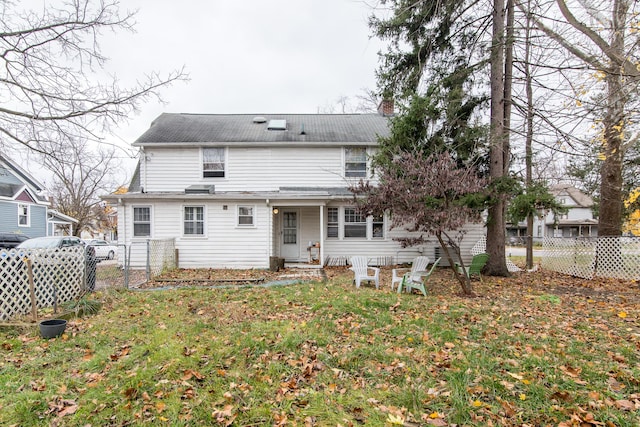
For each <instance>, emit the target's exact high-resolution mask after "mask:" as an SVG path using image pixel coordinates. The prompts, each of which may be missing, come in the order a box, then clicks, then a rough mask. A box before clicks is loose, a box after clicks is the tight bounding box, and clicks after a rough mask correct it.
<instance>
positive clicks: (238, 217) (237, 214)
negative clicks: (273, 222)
mask: <svg viewBox="0 0 640 427" xmlns="http://www.w3.org/2000/svg"><path fill="white" fill-rule="evenodd" d="M240 208H251V212H253V214H252V218H253V224H240ZM257 213H258V210H257V207H256V205H247V204H242V205H236V227H238V228H257V227H258V226H257V222H258V219H257Z"/></svg>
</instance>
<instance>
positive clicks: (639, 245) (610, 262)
mask: <svg viewBox="0 0 640 427" xmlns="http://www.w3.org/2000/svg"><path fill="white" fill-rule="evenodd" d="M542 267H543V268H544V269H546V270H552V271H557V272H559V273H563V274H567V275H570V276H575V277H582V278H584V279H593V278H596V277H603V278H613V279H625V280H640V238H637V237H593V238H582V237H581V238H566V237H565V238H545V239H544V242H543V255H542Z"/></svg>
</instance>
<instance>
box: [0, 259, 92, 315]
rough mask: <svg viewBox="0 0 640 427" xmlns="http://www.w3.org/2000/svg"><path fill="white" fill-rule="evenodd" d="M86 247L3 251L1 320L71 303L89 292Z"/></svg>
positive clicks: (0, 290)
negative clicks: (33, 310)
mask: <svg viewBox="0 0 640 427" xmlns="http://www.w3.org/2000/svg"><path fill="white" fill-rule="evenodd" d="M88 267H89V266H88V265H87V260H86V253H85V248H84V246H78V247H69V248H64V249H29V250H25V249H11V250H4V249H2V250H0V320H8V319H10V318H12V317H14V316H16V315H18V314H27V313H30V312H31V311H32V309H33V308H36V309H37V308H44V307H51V306H53V305H54V304H60V303H64V302H67V301H71V300H73V299H75V298H77V297H78V296H80V295H81V294H82V293H83V292H84V291H85V290H86V289H87V278H88V277H89V278H91V276H90V275H91V274H93V275H94V276H93V278H92V279H93V283H94V284H95V265H93V269H91V268H88Z"/></svg>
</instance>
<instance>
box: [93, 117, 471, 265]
mask: <svg viewBox="0 0 640 427" xmlns="http://www.w3.org/2000/svg"><path fill="white" fill-rule="evenodd" d="M290 119H291V120H292V122H291V123H294V122H295V121H296V120H297V121H302V122H301V123H304V124H306V125H308V126H307V127H306V129H307V130H306V131H305V133H298V132H278V133H273V132H271V133H270V132H268V131H267V130H266V125H265V126H256V125H255V124H253V123H251V121H247V117H244V116H243V117H236V115H228V116H226V115H223V116H218V115H212V116H208V115H162V116H160V117H159V118H158V119H157V121H154V123H153V124H152V126H151V128H150V130H149V131H148V132H146V133H145V134H144V135H143V136H142V137H141V138H140V139H139V140H138V141H136V143H135V144H134V145H136V146H139V147H141V148H142V150H141V157H140V162H139V169H137V171H136V175H135V180H132V186H131V187H132V188H131V192H130V193H127V194H123V195H110V196H107V197H105V199H106V200H111V201H112V202H114V203H116V202H117V203H118V238H119V240H120V243H124V244H126V245H131V246H130V247H131V254H132V257H131V265H132V266H138V267H141V266H144V265H145V263H146V245H147V242H148V241H149V240H150V239H171V240H173V241H174V242H175V248H176V249H177V250H178V254H179V267H182V268H268V267H269V259H270V257H274V256H277V257H283V258H286V259H287V261H299V262H306V261H307V260H308V259H309V255H310V253H309V251H308V247H309V243H310V242H311V243H315V242H320V243H321V246H322V247H321V248H320V251H319V253H318V254H317V255H318V256H321V257H322V258H323V259H322V260H321V263H324V262H325V261H326V260H327V259H331V258H340V259H349V258H350V257H351V256H353V255H364V256H367V257H369V258H372V259H378V260H383V261H384V262H397V263H403V262H410V261H412V260H413V259H414V258H415V257H416V256H418V255H426V256H428V257H429V258H430V259H432V260H433V259H435V258H436V249H435V248H436V247H439V244H438V243H437V241H436V240H435V239H433V238H431V240H430V241H429V242H427V243H425V244H424V245H421V246H420V247H415V248H402V247H401V245H400V243H399V242H398V241H397V240H394V237H400V236H403V235H406V234H407V233H406V232H404V230H392V231H390V230H388V229H387V230H386V233H385V236H384V238H373V236H372V231H371V221H370V220H368V223H367V224H368V225H367V237H366V238H344V221H345V215H344V208H345V207H346V206H351V204H350V201H351V200H350V199H351V197H352V196H351V194H349V193H348V192H345V191H343V190H344V189H345V188H346V187H348V186H349V185H350V184H353V183H356V182H357V181H359V180H360V178H355V177H354V178H346V177H345V171H344V168H345V152H344V147H367V148H366V149H367V154H368V156H369V163H370V159H371V156H372V155H374V154H375V150H376V147H375V144H376V143H375V141H376V136H377V135H380V134H385V133H384V132H383V131H385V130H387V124H388V121H387V119H386V118H382V117H377V116H375V115H370V116H357V115H356V116H353V117H352V116H345V115H317V116H316V115H308V116H307V115H304V116H291V117H290ZM249 120H250V118H249ZM287 120H289V119H287ZM296 123H297V122H296ZM373 125H375V126H373ZM292 126H293V125H292ZM263 128H264V130H260V129H263ZM294 128H295V129H298V128H299V126H297V125H296V126H294V127H289V129H294ZM242 132H245V133H242ZM263 136H264V138H265V139H264V140H262V138H263ZM343 140H344V142H342V141H343ZM225 141H229V142H225ZM307 141H309V142H307ZM358 141H360V142H358ZM202 147H225V176H224V177H220V178H204V177H203V176H202ZM356 162H357V160H356ZM369 166H370V165H369ZM367 169H368V171H370V170H371V168H370V167H368V168H367ZM367 175H368V176H367V177H366V178H365V179H369V180H371V182H372V184H374V185H375V184H376V183H377V181H376V179H375V177H372V176H371V174H370V173H368V174H367ZM207 185H213V186H214V191H213V194H211V195H210V194H206V193H204V194H203V193H200V194H197V193H196V194H194V193H192V191H194V190H196V189H197V187H193V186H202V188H200V190H201V191H207V190H208V189H207V188H206V186H207ZM189 187H191V188H190V192H189V194H185V189H187V188H189ZM313 189H315V191H314V190H313ZM185 205H189V206H203V207H204V213H205V232H204V235H203V236H195V237H193V236H184V235H183V211H184V206H185ZM238 205H248V206H252V207H253V208H254V214H255V216H254V220H255V223H254V225H253V226H252V227H246V226H239V225H238V213H237V207H238ZM135 206H148V207H150V210H151V235H150V236H148V237H146V236H145V237H139V238H134V237H133V207H135ZM328 207H338V208H339V210H340V217H341V218H340V223H339V229H340V232H339V237H338V238H335V239H327V238H326V235H327V208H328ZM274 208H278V211H279V212H282V213H279V214H276V213H275V212H274V211H273V209H274ZM287 211H290V212H296V213H297V214H298V215H297V217H296V219H297V226H298V229H297V231H298V234H297V242H296V245H297V246H295V245H293V243H288V244H286V245H285V244H284V243H283V233H282V228H283V227H282V221H283V218H284V217H285V216H286V215H285V213H286V212H287ZM289 218H290V219H291V216H289ZM387 228H388V224H387ZM466 231H467V234H466V235H465V239H464V240H463V242H462V245H461V248H462V255H463V258H465V260H466V261H470V259H471V253H470V250H471V248H472V247H473V246H474V245H475V244H476V242H477V241H478V240H479V239H480V238H481V237H482V236H483V235H484V227H483V225H482V224H478V225H469V226H467V227H466ZM313 255H314V257H315V256H316V251H315V250H314V251H313ZM443 264H446V262H444V261H443Z"/></svg>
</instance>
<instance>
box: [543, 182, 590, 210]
mask: <svg viewBox="0 0 640 427" xmlns="http://www.w3.org/2000/svg"><path fill="white" fill-rule="evenodd" d="M549 192H550V193H551V194H553V195H556V196H559V195H561V194H563V193H566V194H568V195H569V196H570V197H571V198H573V200H575V202H576V204H577V205H578V206H580V207H583V208H590V207H592V206H593V199H592V198H591V197H590V196H588V195H587V194H584V193H583V192H582V191H580V190H578V189H577V188H575V187H573V186H571V185H568V184H556V185H552V186H551V187H550V188H549Z"/></svg>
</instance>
